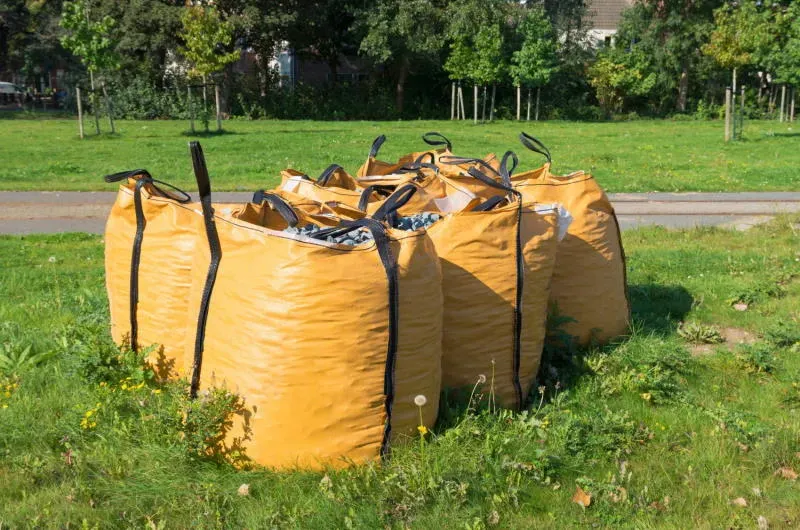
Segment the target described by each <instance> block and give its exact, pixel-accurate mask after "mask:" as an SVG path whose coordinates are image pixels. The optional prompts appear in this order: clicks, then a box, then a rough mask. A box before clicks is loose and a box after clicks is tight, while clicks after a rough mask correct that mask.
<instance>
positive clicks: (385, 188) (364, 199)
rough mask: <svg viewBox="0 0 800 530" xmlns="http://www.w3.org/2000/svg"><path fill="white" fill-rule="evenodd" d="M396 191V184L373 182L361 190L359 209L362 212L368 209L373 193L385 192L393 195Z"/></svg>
mask: <svg viewBox="0 0 800 530" xmlns="http://www.w3.org/2000/svg"><path fill="white" fill-rule="evenodd" d="M393 191H394V186H389V185H387V184H372V185H371V186H367V187H366V188H364V191H362V192H361V197H359V198H358V209H359V210H361V211H362V212H366V211H367V206H368V205H369V198H370V197H372V194H373V193H383V194H385V195H391V194H392V192H393Z"/></svg>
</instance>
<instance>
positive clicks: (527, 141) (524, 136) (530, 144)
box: [519, 132, 553, 163]
mask: <svg viewBox="0 0 800 530" xmlns="http://www.w3.org/2000/svg"><path fill="white" fill-rule="evenodd" d="M519 141H520V143H522V145H524V146H525V147H527V148H528V149H530V150H531V151H533V152H535V153H539V154H540V155H542V156H544V157H545V158H546V159H547V162H548V163H551V162H552V161H553V158H552V157H551V156H550V150H549V149H548V148H547V147H545V145H544V144H543V143H542V142H540V141H539V139H538V138H534V137H533V136H531V135H530V134H528V133H526V132H522V133H519Z"/></svg>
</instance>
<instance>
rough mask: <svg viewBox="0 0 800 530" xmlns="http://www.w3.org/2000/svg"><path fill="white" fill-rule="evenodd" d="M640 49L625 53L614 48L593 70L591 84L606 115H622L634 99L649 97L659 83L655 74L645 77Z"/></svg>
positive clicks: (590, 78) (607, 52)
mask: <svg viewBox="0 0 800 530" xmlns="http://www.w3.org/2000/svg"><path fill="white" fill-rule="evenodd" d="M643 62H644V57H643V53H642V52H641V51H640V50H634V51H631V52H627V53H625V52H621V51H619V50H618V49H613V48H612V49H610V50H608V51H606V52H604V53H602V54H600V55H599V57H598V59H597V61H596V62H595V63H594V64H593V65H592V66H591V67H589V71H588V74H589V83H590V84H591V85H592V86H593V87H594V88H595V90H597V99H598V101H599V102H600V106H601V107H602V108H603V110H604V111H605V112H606V114H610V113H617V112H621V111H622V110H623V108H624V106H625V103H626V100H627V99H629V98H630V97H631V96H644V95H646V94H648V93H649V92H650V91H651V90H652V89H653V87H654V86H655V83H656V76H655V74H653V73H651V74H645V73H644V71H643V67H642V64H643Z"/></svg>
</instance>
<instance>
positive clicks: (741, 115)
mask: <svg viewBox="0 0 800 530" xmlns="http://www.w3.org/2000/svg"><path fill="white" fill-rule="evenodd" d="M739 90H740V91H741V98H740V100H739V136H738V138H739V140H741V139H742V133H743V132H744V85H742V86H741V88H740V89H739Z"/></svg>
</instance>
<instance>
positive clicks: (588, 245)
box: [510, 133, 630, 344]
mask: <svg viewBox="0 0 800 530" xmlns="http://www.w3.org/2000/svg"><path fill="white" fill-rule="evenodd" d="M520 141H521V142H522V144H523V145H524V146H525V147H527V148H529V149H531V150H533V151H535V152H537V153H541V154H542V155H544V156H545V158H546V159H547V162H546V164H545V165H544V166H542V167H540V168H538V169H534V170H531V171H526V172H524V173H518V174H516V175H513V176H511V177H510V180H511V182H512V183H513V186H514V189H516V190H518V191H519V192H520V193H522V195H523V197H525V198H526V200H532V201H536V202H540V203H551V202H552V203H559V204H561V205H563V206H564V208H566V210H567V211H568V212H569V213H570V214H571V215H572V223H571V224H570V226H569V231H568V233H567V236H566V238H565V239H564V241H562V242H561V244H560V245H559V247H558V255H557V257H556V266H555V269H554V271H553V283H552V286H551V300H552V302H553V304H554V306H555V307H556V310H557V312H558V314H560V315H563V316H568V317H571V318H572V319H574V320H575V322H570V323H568V324H566V325H565V326H564V329H565V331H567V332H568V333H570V334H571V335H573V336H575V337H577V339H578V341H579V343H580V344H588V343H590V342H599V343H603V342H607V341H608V340H610V339H613V338H614V337H618V336H620V335H624V334H625V333H626V332H627V330H628V325H629V321H630V303H629V301H628V290H627V276H626V270H625V251H624V249H623V247H622V240H621V237H620V229H619V223H618V221H617V217H616V214H615V213H614V208H613V207H612V206H611V202H610V201H609V200H608V197H607V196H606V194H605V192H604V191H603V190H602V188H601V187H600V185H599V184H598V183H597V181H596V180H595V179H594V178H593V177H592V176H591V175H589V174H587V173H584V172H583V171H578V172H575V173H571V174H569V175H566V176H558V175H554V174H553V173H551V172H550V163H551V157H550V152H549V150H548V149H547V148H546V147H545V146H544V145H542V144H541V142H539V141H538V140H536V139H535V138H533V137H532V136H530V135H527V134H525V133H522V134H521V135H520Z"/></svg>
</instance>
